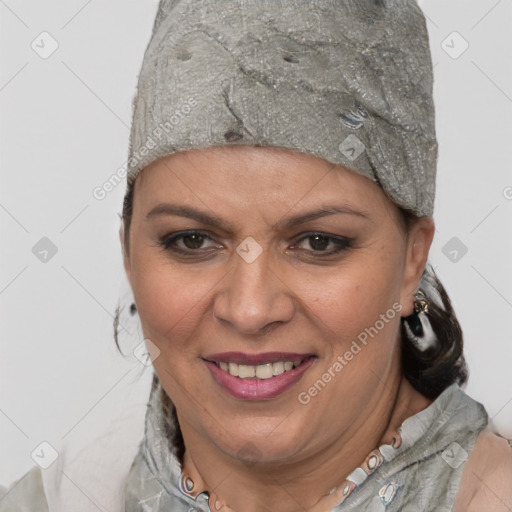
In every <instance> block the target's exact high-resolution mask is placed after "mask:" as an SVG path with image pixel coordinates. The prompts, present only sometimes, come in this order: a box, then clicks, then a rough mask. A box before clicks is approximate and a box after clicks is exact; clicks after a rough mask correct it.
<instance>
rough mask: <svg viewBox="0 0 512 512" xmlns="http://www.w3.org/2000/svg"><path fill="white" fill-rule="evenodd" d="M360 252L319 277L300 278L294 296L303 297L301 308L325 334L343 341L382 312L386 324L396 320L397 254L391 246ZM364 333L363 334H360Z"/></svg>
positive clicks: (398, 305)
mask: <svg viewBox="0 0 512 512" xmlns="http://www.w3.org/2000/svg"><path fill="white" fill-rule="evenodd" d="M384 249H385V248H384V247H382V250H379V251H375V250H372V251H371V252H370V251H368V252H367V253H366V254H361V255H360V257H357V258H356V257H354V258H353V259H352V260H350V261H349V260H347V264H346V265H340V266H339V267H338V268H333V269H332V271H331V272H329V274H328V275H324V276H323V277H322V278H317V279H315V278H310V279H308V280H307V281H305V282H303V285H302V286H301V289H300V290H297V296H299V297H300V296H302V297H303V298H304V302H305V306H307V307H306V308H305V309H306V311H307V310H310V311H311V313H312V314H311V315H310V318H312V319H314V321H315V322H317V324H318V326H319V327H320V328H322V329H323V330H324V331H325V335H326V336H327V337H329V338H334V339H337V340H338V345H342V346H343V345H345V344H347V343H350V342H351V341H352V340H353V339H355V338H356V337H357V336H358V335H359V334H360V333H362V332H366V331H365V329H368V328H370V327H371V326H374V324H375V323H376V322H377V321H378V320H379V319H380V318H381V315H385V316H386V318H385V320H392V321H387V322H385V325H386V327H385V328H384V329H382V321H379V322H378V325H377V327H378V328H379V330H383V331H388V332H389V331H391V330H392V329H387V327H388V325H389V324H393V323H396V322H398V320H399V313H398V311H399V309H400V303H399V299H400V283H401V278H402V273H401V267H400V265H399V264H397V261H400V260H399V257H400V255H399V254H397V253H396V252H395V251H392V250H389V249H388V250H387V251H386V250H384ZM363 337H364V335H363Z"/></svg>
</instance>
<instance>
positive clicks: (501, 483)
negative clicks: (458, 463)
mask: <svg viewBox="0 0 512 512" xmlns="http://www.w3.org/2000/svg"><path fill="white" fill-rule="evenodd" d="M482 510H485V511H488V512H502V511H503V512H510V510H512V445H511V444H510V443H509V441H508V440H507V439H505V438H503V437H502V436H500V435H498V434H496V433H494V432H492V431H491V430H489V429H488V428H487V429H484V430H483V431H482V432H481V433H480V435H479V436H478V439H477V442H476V444H475V447H474V448H473V450H472V451H471V453H470V455H469V457H468V460H467V462H466V465H465V467H464V471H463V473H462V478H461V481H460V485H459V490H458V492H457V496H456V499H455V504H454V508H453V512H477V511H478V512H480V511H482Z"/></svg>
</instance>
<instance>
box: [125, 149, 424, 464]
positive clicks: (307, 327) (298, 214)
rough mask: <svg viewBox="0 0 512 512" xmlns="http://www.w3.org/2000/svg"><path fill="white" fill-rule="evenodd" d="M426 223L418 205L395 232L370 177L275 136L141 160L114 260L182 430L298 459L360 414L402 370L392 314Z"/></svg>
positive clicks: (418, 257)
mask: <svg viewBox="0 0 512 512" xmlns="http://www.w3.org/2000/svg"><path fill="white" fill-rule="evenodd" d="M433 231H434V228H433V223H432V221H431V219H430V218H424V219H421V221H420V222H419V223H417V224H416V225H415V226H414V227H413V229H412V231H411V233H410V236H409V238H408V239H407V238H406V237H405V234H404V232H403V231H402V230H401V227H400V224H399V210H398V209H397V208H396V207H395V205H394V204H393V203H392V202H391V201H390V200H389V199H388V198H387V196H386V195H385V194H384V192H383V191H382V190H381V188H380V187H379V186H378V185H377V184H375V183H373V182H372V181H371V180H369V179H367V178H365V177H363V176H361V175H359V174H356V173H354V172H352V171H348V170H346V169H344V168H342V167H340V166H334V165H332V164H330V163H329V162H327V161H325V160H322V159H320V158H316V157H313V156H311V155H305V154H301V153H297V152H293V151H288V150H284V149H278V148H269V147H253V146H241V145H235V146H223V147H215V148H207V149H202V150H193V151H188V152H180V153H176V154H174V155H171V156H168V157H166V158H164V159H160V160H158V161H157V162H155V163H153V164H152V165H151V166H150V167H148V168H147V169H145V170H144V171H143V172H142V173H141V174H140V175H139V176H138V178H137V181H136V185H135V194H134V204H133V217H132V221H131V227H130V233H129V237H130V246H129V254H126V256H125V268H126V272H127V275H128V278H129V280H130V283H131V286H132V289H133V293H134V297H135V301H136V305H137V310H138V313H139V316H140V320H141V323H142V328H143V332H144V336H145V338H146V339H149V340H150V341H151V343H153V344H154V345H156V346H157V347H158V349H159V351H160V354H159V356H158V357H157V358H156V359H155V360H154V361H153V364H154V368H155V371H156V373H157V374H158V377H159V379H160V381H161V383H162V386H163V387H164V389H165V390H166V392H167V393H168V394H169V396H170V397H171V399H172V400H173V402H174V403H175V405H176V408H177V411H178V417H179V420H180V424H181V426H182V430H183V431H184V434H185V431H186V430H187V429H188V430H190V431H193V432H194V433H195V435H199V436H200V437H201V439H203V440H204V441H205V442H208V443H211V446H215V447H216V448H217V449H218V450H220V451H221V452H223V453H224V454H227V455H231V456H233V457H237V458H240V459H243V458H244V457H245V458H250V457H254V453H257V454H258V455H257V456H258V458H259V459H260V460H261V461H277V460H283V459H286V460H300V458H301V457H306V456H308V455H310V454H313V453H317V452H318V451H319V450H322V449H326V448H327V447H328V446H330V445H332V443H333V442H335V440H336V438H337V437H338V436H339V435H340V433H341V432H347V431H349V430H350V429H351V428H354V426H355V425H358V424H363V423H364V419H365V418H366V417H368V415H370V414H371V411H372V410H373V409H374V408H375V406H376V404H377V403H378V401H379V399H380V398H381V397H382V396H383V394H384V393H385V390H386V386H388V385H389V384H390V383H392V384H393V385H395V384H396V382H397V378H398V377H399V376H400V375H401V374H400V371H401V370H400V367H399V361H400V357H399V327H400V316H407V315H408V314H410V313H411V312H412V305H413V295H414V292H415V290H416V289H417V286H418V282H419V279H420V277H421V274H422V271H423V268H424V265H425V262H426V258H427V255H428V249H429V247H430V243H431V240H432V236H433ZM292 365H293V366H292ZM295 365H298V366H297V367H296V368H295ZM291 366H292V369H290V367H291ZM237 372H238V376H236V374H237ZM269 377H270V378H269ZM249 452H251V453H249Z"/></svg>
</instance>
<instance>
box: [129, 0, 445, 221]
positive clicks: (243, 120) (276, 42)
mask: <svg viewBox="0 0 512 512" xmlns="http://www.w3.org/2000/svg"><path fill="white" fill-rule="evenodd" d="M432 89H433V73H432V61H431V55H430V49H429V39H428V32H427V28H426V22H425V17H424V15H423V13H422V11H421V9H420V8H419V7H418V5H417V3H416V1H414V0H338V1H333V0H331V1H327V0H315V1H307V0H303V1H298V0H289V1H280V0H237V1H235V0H162V1H161V2H160V4H159V8H158V13H157V16H156V19H155V22H154V26H153V32H152V36H151V39H150V41H149V44H148V46H147V49H146V52H145V54H144V59H143V64H142V68H141V71H140V74H139V80H138V87H137V93H136V96H135V98H134V102H133V121H132V127H131V135H130V148H129V158H128V165H127V179H128V183H130V182H132V181H133V180H134V179H135V178H136V176H137V174H138V173H139V172H140V171H141V170H142V169H144V168H145V167H146V166H147V165H149V164H150V163H152V162H153V161H155V160H157V159H158V158H160V157H163V156H166V155H169V154H172V153H175V152H178V151H185V150H189V149H199V148H206V147H210V146H219V145H228V144H248V145H260V146H274V147H281V148H287V149H291V150H295V151H300V152H303V153H307V154H311V155H314V156H317V157H321V158H323V159H325V160H327V161H329V162H331V163H333V164H336V165H341V166H343V167H345V168H348V169H350V170H352V171H355V172H357V173H359V174H362V175H363V176H366V177H367V178H369V179H371V180H372V181H374V182H376V183H377V184H378V185H380V186H381V187H382V189H383V190H384V191H385V192H386V193H387V194H388V196H389V197H390V198H391V200H392V201H393V202H394V203H395V204H397V205H398V206H400V207H402V208H406V209H409V210H412V211H413V212H414V213H416V214H417V215H419V216H424V215H432V213H433V206H434V195H435V177H436V165H437V153H438V146H437V141H436V135H435V116H434V105H433V99H432ZM205 172H208V169H205Z"/></svg>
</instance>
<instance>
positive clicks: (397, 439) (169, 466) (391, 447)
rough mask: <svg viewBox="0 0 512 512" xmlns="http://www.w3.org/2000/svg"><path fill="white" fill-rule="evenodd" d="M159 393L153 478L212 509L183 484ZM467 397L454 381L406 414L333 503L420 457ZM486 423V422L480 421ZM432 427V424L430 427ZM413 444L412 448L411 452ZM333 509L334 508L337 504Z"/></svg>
mask: <svg viewBox="0 0 512 512" xmlns="http://www.w3.org/2000/svg"><path fill="white" fill-rule="evenodd" d="M160 392H161V384H160V383H159V382H158V385H157V386H156V387H155V388H154V389H153V391H152V392H151V396H150V400H149V402H148V409H147V412H146V418H145V433H144V438H143V441H142V453H143V457H144V459H145V461H146V463H147V465H148V467H149V469H150V471H151V472H152V474H153V475H154V477H155V478H156V479H157V480H158V481H159V482H160V484H161V485H162V487H163V488H164V489H165V490H166V491H167V493H168V494H170V495H173V496H175V497H176V498H178V499H179V500H181V501H182V502H184V503H186V505H187V506H189V507H190V506H192V507H195V508H196V509H200V510H202V511H204V512H210V507H209V505H208V493H204V492H203V493H201V494H199V495H197V494H196V495H194V494H193V492H188V490H187V485H186V482H184V481H183V480H182V478H183V476H184V475H183V474H182V471H181V465H180V463H179V461H178V459H177V457H176V456H175V455H174V454H173V453H172V451H171V450H170V447H169V441H168V439H167V437H166V436H165V427H164V426H165V420H164V417H163V411H162V410H161V408H160V407H159V404H158V397H159V396H160ZM457 395H458V396H457ZM461 400H462V403H461ZM468 401H471V402H472V403H475V402H474V401H473V400H472V399H471V398H470V397H468V396H467V395H466V394H465V393H464V391H463V390H462V389H461V388H460V386H459V385H458V384H457V383H454V384H452V385H450V386H449V387H447V388H446V389H445V390H444V391H442V392H441V394H440V395H439V396H438V397H437V398H436V399H435V400H434V401H433V402H432V403H430V405H428V406H427V407H426V408H425V409H423V410H421V411H420V412H418V413H416V414H414V415H412V416H410V417H408V418H406V419H405V420H404V421H403V422H402V423H401V425H400V426H399V427H398V428H397V429H396V430H395V431H394V432H393V439H392V441H391V443H389V444H382V445H380V446H379V447H378V448H375V449H373V450H371V451H370V453H369V454H368V455H367V456H366V457H365V458H364V460H363V461H362V463H361V464H360V465H359V466H357V467H356V468H355V469H354V470H353V471H351V472H350V473H349V474H348V475H347V476H346V478H345V481H344V482H343V483H342V484H341V485H340V486H339V487H338V488H337V489H338V491H337V492H338V494H339V500H340V501H339V503H338V505H337V506H339V505H341V504H342V503H343V502H344V501H345V500H347V499H348V497H349V496H351V495H352V494H353V493H354V491H355V490H356V489H358V488H359V487H362V486H363V485H364V483H365V482H367V481H368V480H371V477H372V475H375V474H376V473H378V470H379V468H381V467H382V466H383V465H384V464H385V463H389V462H391V461H393V460H395V462H396V459H397V458H398V459H400V458H401V459H402V460H403V461H404V464H406V463H407V464H410V463H412V462H415V461H416V460H419V458H420V457H421V458H423V457H424V456H425V454H426V452H427V451H428V447H429V445H430V444H434V443H433V441H432V440H433V439H434V437H435V436H436V435H437V436H439V430H440V428H441V426H442V425H443V424H444V423H445V422H446V421H447V420H448V419H449V418H450V417H451V416H452V415H453V414H456V413H457V411H458V410H459V409H458V408H461V407H464V406H465V405H467V402H468ZM479 405H480V404H479ZM481 410H482V412H483V414H484V416H485V418H484V419H485V420H486V419H487V415H486V413H485V410H483V406H481ZM484 423H485V421H483V422H482V424H484ZM433 425H435V428H432V426H433ZM429 429H430V433H429V432H428V431H429ZM413 448H415V450H414V451H413ZM432 449H434V448H432ZM395 491H396V489H393V488H392V487H390V486H384V487H383V488H381V489H380V491H379V496H380V499H381V501H382V503H383V504H387V503H389V502H390V501H391V500H392V499H393V497H394V493H395ZM333 510H336V507H335V508H334V509H333Z"/></svg>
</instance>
